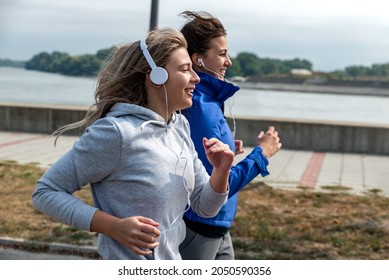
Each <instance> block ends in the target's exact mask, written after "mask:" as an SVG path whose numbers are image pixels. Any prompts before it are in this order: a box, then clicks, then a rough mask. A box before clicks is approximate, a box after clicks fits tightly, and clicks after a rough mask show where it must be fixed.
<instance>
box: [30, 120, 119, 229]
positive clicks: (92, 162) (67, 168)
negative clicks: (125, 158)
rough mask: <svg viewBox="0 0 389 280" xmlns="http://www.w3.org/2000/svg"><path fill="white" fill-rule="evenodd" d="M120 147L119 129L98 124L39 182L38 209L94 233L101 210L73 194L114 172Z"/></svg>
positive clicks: (33, 199) (36, 189)
mask: <svg viewBox="0 0 389 280" xmlns="http://www.w3.org/2000/svg"><path fill="white" fill-rule="evenodd" d="M120 147H121V136H120V133H119V130H118V129H117V127H116V126H115V125H114V124H113V123H112V122H110V121H106V120H104V121H103V120H99V121H97V122H96V123H95V124H94V125H92V126H91V127H89V128H88V129H87V130H86V132H85V133H84V134H83V135H82V136H81V138H80V140H78V141H77V142H76V143H75V144H74V146H73V148H72V149H71V150H70V151H69V152H67V153H66V154H65V155H64V156H63V157H61V158H60V159H59V160H58V161H57V162H56V163H55V164H54V165H53V166H52V167H50V168H49V169H48V170H47V172H46V173H45V174H44V175H43V176H42V177H41V178H40V179H39V180H38V182H37V185H36V188H35V191H34V192H33V194H32V202H33V204H34V206H35V207H36V208H37V209H38V210H40V211H41V212H43V213H45V214H46V215H48V216H50V217H52V218H54V219H56V220H58V221H59V222H62V223H65V224H68V225H71V226H74V227H77V228H81V229H84V230H90V223H91V220H92V217H93V215H94V213H95V212H96V211H97V208H96V207H93V206H91V205H88V204H87V203H85V202H84V201H82V200H80V199H78V198H77V197H75V196H73V193H74V192H76V191H78V190H80V189H81V188H82V187H83V186H85V185H87V184H90V183H94V182H98V181H100V180H102V179H103V178H105V177H106V176H108V175H109V174H110V173H111V172H113V170H114V169H115V166H116V165H117V163H118V161H119V159H120V151H121V149H120Z"/></svg>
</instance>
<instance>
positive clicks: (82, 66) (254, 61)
mask: <svg viewBox="0 0 389 280" xmlns="http://www.w3.org/2000/svg"><path fill="white" fill-rule="evenodd" d="M113 49H114V47H110V48H105V49H101V50H98V51H97V52H96V53H95V54H85V55H75V56H72V55H69V54H68V53H66V52H59V51H53V52H52V53H49V52H41V53H38V54H36V55H34V56H33V57H32V58H31V59H30V60H28V61H26V62H21V61H12V60H9V59H0V66H15V67H23V66H24V67H25V68H26V69H29V70H38V71H44V72H50V73H59V74H63V75H69V76H95V75H96V74H97V73H98V71H99V69H100V67H101V65H102V64H103V62H104V60H105V59H106V57H107V56H108V55H109V54H110V53H111V51H112V50H113ZM231 60H232V67H230V68H229V69H228V71H227V74H226V77H227V78H229V77H233V76H243V77H257V78H260V77H276V78H277V77H282V76H285V75H290V73H291V70H292V69H306V70H309V71H312V72H314V71H313V64H312V62H310V61H309V60H307V59H299V58H294V59H289V60H288V59H286V60H281V59H274V58H260V57H258V56H257V55H256V54H254V53H249V52H241V53H238V55H237V56H236V57H231ZM326 74H327V75H329V76H330V77H331V79H340V80H341V79H358V78H359V79H360V78H367V79H368V78H384V79H389V63H385V64H373V65H372V66H371V67H367V66H358V65H353V66H348V67H345V68H344V70H336V71H332V72H328V73H326Z"/></svg>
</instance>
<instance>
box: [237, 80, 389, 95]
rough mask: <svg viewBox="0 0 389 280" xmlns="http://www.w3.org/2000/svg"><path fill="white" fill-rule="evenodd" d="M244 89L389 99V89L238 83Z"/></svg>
mask: <svg viewBox="0 0 389 280" xmlns="http://www.w3.org/2000/svg"><path fill="white" fill-rule="evenodd" d="M236 84H237V85H239V86H240V87H241V88H243V89H261V90H277V91H297V92H310V93H328V94H349V95H369V96H385V97H389V88H375V87H350V86H327V85H312V84H285V83H262V82H258V83H253V82H239V83H236Z"/></svg>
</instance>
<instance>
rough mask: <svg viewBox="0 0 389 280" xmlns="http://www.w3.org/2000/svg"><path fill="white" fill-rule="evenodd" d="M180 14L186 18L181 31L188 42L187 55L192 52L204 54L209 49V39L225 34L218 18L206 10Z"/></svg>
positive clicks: (190, 54)
mask: <svg viewBox="0 0 389 280" xmlns="http://www.w3.org/2000/svg"><path fill="white" fill-rule="evenodd" d="M180 15H182V16H183V17H185V18H186V19H187V20H188V21H187V22H186V23H185V25H184V26H183V27H182V28H181V32H182V34H183V35H184V37H185V39H186V41H187V42H188V53H189V56H192V54H194V53H198V54H205V52H206V51H208V50H209V49H210V46H209V42H210V41H211V39H213V38H215V37H220V36H226V35H227V31H226V30H225V29H224V26H223V24H222V23H221V22H220V20H219V19H217V18H216V17H214V16H212V15H211V14H209V13H207V12H198V13H196V12H191V11H185V12H182V13H181V14H180Z"/></svg>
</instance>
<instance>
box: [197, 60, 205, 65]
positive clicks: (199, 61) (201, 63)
mask: <svg viewBox="0 0 389 280" xmlns="http://www.w3.org/2000/svg"><path fill="white" fill-rule="evenodd" d="M197 62H198V63H199V65H200V66H202V67H205V65H204V62H203V60H202V59H201V58H198V59H197Z"/></svg>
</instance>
